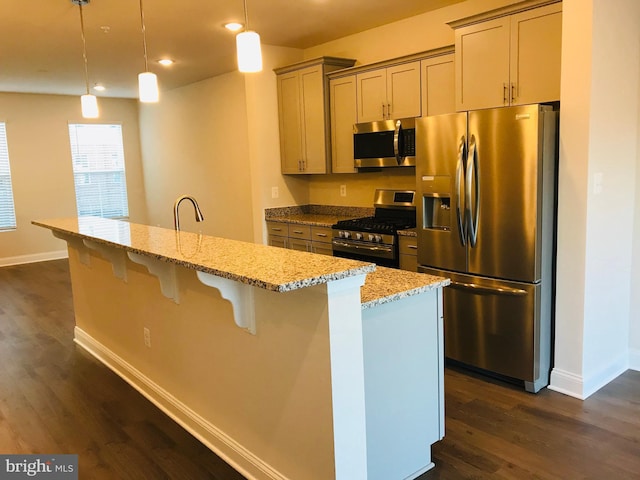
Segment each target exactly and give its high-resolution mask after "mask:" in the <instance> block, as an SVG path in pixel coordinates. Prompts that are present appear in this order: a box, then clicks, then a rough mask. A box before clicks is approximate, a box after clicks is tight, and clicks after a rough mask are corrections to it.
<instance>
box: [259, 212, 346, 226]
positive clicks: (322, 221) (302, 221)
mask: <svg viewBox="0 0 640 480" xmlns="http://www.w3.org/2000/svg"><path fill="white" fill-rule="evenodd" d="M350 218H353V217H349V216H341V215H324V214H316V213H298V214H295V213H293V214H290V215H287V216H286V217H270V218H267V219H266V220H267V222H279V223H294V224H297V225H311V226H313V227H331V226H332V225H334V224H335V223H338V221H339V220H347V219H350Z"/></svg>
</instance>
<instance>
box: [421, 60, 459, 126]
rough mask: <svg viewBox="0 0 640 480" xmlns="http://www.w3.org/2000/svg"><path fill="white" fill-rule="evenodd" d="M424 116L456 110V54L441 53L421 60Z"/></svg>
mask: <svg viewBox="0 0 640 480" xmlns="http://www.w3.org/2000/svg"><path fill="white" fill-rule="evenodd" d="M420 71H421V74H420V77H421V81H422V116H423V117H428V116H430V115H440V114H443V113H453V112H455V111H456V101H455V66H454V55H453V54H452V53H450V54H448V55H439V56H436V57H431V58H427V59H425V60H422V61H421V62H420Z"/></svg>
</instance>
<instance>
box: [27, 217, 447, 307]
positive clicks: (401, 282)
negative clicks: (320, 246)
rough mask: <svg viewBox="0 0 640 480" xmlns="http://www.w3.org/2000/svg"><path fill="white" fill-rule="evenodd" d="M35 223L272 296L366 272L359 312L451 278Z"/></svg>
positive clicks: (94, 226) (210, 242)
mask: <svg viewBox="0 0 640 480" xmlns="http://www.w3.org/2000/svg"><path fill="white" fill-rule="evenodd" d="M32 223H33V224H34V225H37V226H40V227H44V228H48V229H50V230H52V231H53V232H54V233H56V232H58V233H62V234H64V235H68V236H71V237H77V238H79V239H85V238H86V239H91V240H93V241H95V242H97V243H102V244H104V245H109V246H113V247H116V248H122V249H124V250H125V251H129V252H133V253H138V254H143V255H148V256H151V257H154V258H157V259H159V260H162V261H165V262H169V263H174V264H177V265H181V266H184V267H186V268H190V269H193V270H199V271H202V272H206V273H210V274H212V275H217V276H219V277H223V278H227V279H230V280H235V281H238V282H241V283H245V284H248V285H253V286H256V287H260V288H264V289H267V290H271V291H276V292H287V291H291V290H297V289H299V288H305V287H309V286H312V285H318V284H323V283H328V282H331V281H335V280H340V279H343V278H347V277H351V276H355V275H361V274H368V275H367V281H366V283H365V285H364V286H363V287H362V294H361V298H362V305H363V308H371V307H373V306H375V305H379V304H382V303H388V302H391V301H394V300H398V299H400V298H404V297H407V296H410V295H417V294H419V293H421V292H423V291H426V290H430V289H432V288H438V287H443V286H446V285H448V284H449V280H448V279H445V278H441V277H433V276H430V275H425V274H418V273H413V272H407V271H403V270H396V269H389V268H383V267H377V266H376V265H375V264H373V263H366V262H360V261H357V260H350V259H344V258H339V257H331V256H327V255H319V254H314V253H308V252H299V251H296V250H288V249H282V248H278V247H271V246H268V245H262V244H255V243H249V242H242V241H238V240H230V239H225V238H220V237H212V236H208V235H201V234H197V233H191V232H185V231H180V232H176V231H174V230H170V229H166V228H161V227H153V226H149V225H140V224H136V223H129V222H126V221H122V220H111V219H105V218H99V217H79V218H76V217H73V218H61V219H49V220H35V221H33V222H32Z"/></svg>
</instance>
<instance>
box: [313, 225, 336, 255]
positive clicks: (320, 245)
mask: <svg viewBox="0 0 640 480" xmlns="http://www.w3.org/2000/svg"><path fill="white" fill-rule="evenodd" d="M331 230H332V229H331V227H311V251H312V252H313V253H319V254H321V255H333V247H332V246H331Z"/></svg>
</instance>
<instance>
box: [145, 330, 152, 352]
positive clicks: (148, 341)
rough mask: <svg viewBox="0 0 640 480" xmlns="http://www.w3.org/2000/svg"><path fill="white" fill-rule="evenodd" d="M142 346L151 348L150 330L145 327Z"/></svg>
mask: <svg viewBox="0 0 640 480" xmlns="http://www.w3.org/2000/svg"><path fill="white" fill-rule="evenodd" d="M144 345H145V347H149V348H151V330H149V329H148V328H147V327H144Z"/></svg>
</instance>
